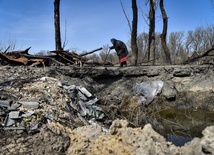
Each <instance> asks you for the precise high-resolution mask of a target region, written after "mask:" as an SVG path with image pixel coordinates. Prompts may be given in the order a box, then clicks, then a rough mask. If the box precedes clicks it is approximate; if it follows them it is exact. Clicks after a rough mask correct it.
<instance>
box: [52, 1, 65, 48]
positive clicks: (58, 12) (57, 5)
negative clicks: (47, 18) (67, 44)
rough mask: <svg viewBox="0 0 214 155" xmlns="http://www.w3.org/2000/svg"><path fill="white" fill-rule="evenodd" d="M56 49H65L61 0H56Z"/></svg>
mask: <svg viewBox="0 0 214 155" xmlns="http://www.w3.org/2000/svg"><path fill="white" fill-rule="evenodd" d="M54 25H55V49H56V50H57V51H58V50H59V51H61V50H63V49H62V45H61V33H60V0H54Z"/></svg>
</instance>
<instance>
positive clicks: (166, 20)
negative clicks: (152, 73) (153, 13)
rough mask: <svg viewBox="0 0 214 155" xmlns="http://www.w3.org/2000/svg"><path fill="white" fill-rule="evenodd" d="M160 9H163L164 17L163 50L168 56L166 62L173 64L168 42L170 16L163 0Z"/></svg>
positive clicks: (161, 36)
mask: <svg viewBox="0 0 214 155" xmlns="http://www.w3.org/2000/svg"><path fill="white" fill-rule="evenodd" d="M160 10H161V14H162V18H163V30H162V34H161V35H160V38H161V44H162V48H163V51H164V53H165V56H166V63H167V64H171V63H172V62H171V57H170V51H169V48H168V46H167V43H166V36H167V28H168V17H167V14H166V11H165V8H164V4H163V0H160Z"/></svg>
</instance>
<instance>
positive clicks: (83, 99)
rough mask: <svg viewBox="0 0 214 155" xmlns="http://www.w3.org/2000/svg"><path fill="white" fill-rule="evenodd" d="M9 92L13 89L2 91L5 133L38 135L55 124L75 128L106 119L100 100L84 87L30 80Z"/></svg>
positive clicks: (0, 106)
mask: <svg viewBox="0 0 214 155" xmlns="http://www.w3.org/2000/svg"><path fill="white" fill-rule="evenodd" d="M7 92H11V86H4V87H2V90H1V91H0V93H1V94H0V117H1V122H0V123H1V124H0V125H1V126H2V127H3V129H4V130H24V131H27V132H28V133H31V132H37V131H38V130H39V129H40V128H41V127H42V125H43V124H46V123H50V122H52V121H53V122H60V123H62V124H65V125H68V124H70V125H69V126H70V127H71V128H76V127H78V126H82V125H88V124H89V120H90V118H93V119H94V120H101V119H104V117H106V115H105V112H104V111H103V110H102V108H101V107H99V106H97V105H96V103H97V102H98V101H99V99H98V98H97V97H95V96H94V95H92V94H91V93H90V92H89V91H88V90H87V89H86V88H85V87H82V86H75V85H66V84H62V83H61V82H60V81H58V80H57V79H54V78H51V77H42V78H39V79H33V80H29V81H28V82H27V83H25V84H23V87H22V88H21V89H20V90H18V89H14V92H13V94H8V93H7ZM15 94H17V95H15ZM86 118H87V119H86ZM91 121H92V120H91ZM80 124H82V125H80Z"/></svg>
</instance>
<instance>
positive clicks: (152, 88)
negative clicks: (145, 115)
mask: <svg viewBox="0 0 214 155" xmlns="http://www.w3.org/2000/svg"><path fill="white" fill-rule="evenodd" d="M163 84H164V83H163V81H146V82H142V83H136V84H135V85H134V86H133V90H134V93H135V94H136V96H137V102H138V104H139V105H141V104H143V105H148V104H149V103H151V102H152V101H153V99H154V97H155V96H156V95H157V94H159V93H160V92H161V90H162V88H163Z"/></svg>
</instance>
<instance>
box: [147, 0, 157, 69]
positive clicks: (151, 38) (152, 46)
mask: <svg viewBox="0 0 214 155" xmlns="http://www.w3.org/2000/svg"><path fill="white" fill-rule="evenodd" d="M149 1H150V10H149V45H148V61H149V63H151V64H152V65H154V64H155V7H156V6H155V5H156V4H155V0H149Z"/></svg>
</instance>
